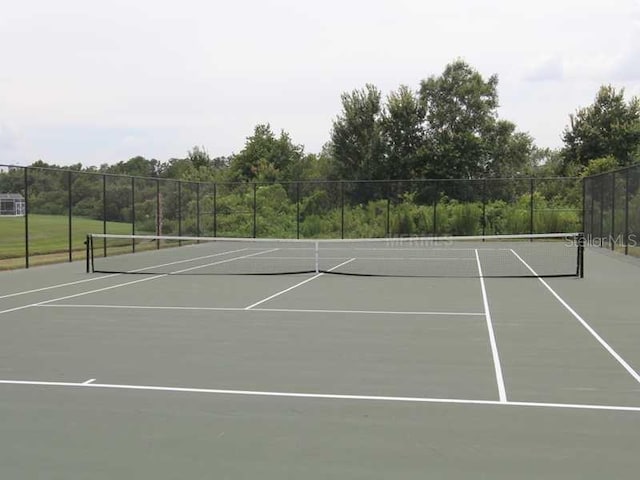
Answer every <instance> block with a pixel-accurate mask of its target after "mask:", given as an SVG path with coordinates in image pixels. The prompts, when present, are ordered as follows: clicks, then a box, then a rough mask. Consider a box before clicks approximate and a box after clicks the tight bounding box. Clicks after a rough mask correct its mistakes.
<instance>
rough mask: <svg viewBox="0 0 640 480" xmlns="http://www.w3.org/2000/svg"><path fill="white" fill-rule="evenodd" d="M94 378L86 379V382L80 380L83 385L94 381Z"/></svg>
mask: <svg viewBox="0 0 640 480" xmlns="http://www.w3.org/2000/svg"><path fill="white" fill-rule="evenodd" d="M95 381H96V379H95V378H90V379H89V380H87V381H86V382H82V384H83V385H91V384H92V383H93V382H95Z"/></svg>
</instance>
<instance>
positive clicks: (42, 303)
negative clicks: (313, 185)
mask: <svg viewBox="0 0 640 480" xmlns="http://www.w3.org/2000/svg"><path fill="white" fill-rule="evenodd" d="M276 250H278V249H277V248H272V249H270V250H265V251H263V252H257V253H251V254H249V255H243V256H241V257H233V258H229V259H225V260H220V261H217V262H212V263H207V264H205V265H196V266H195V267H189V268H184V269H182V270H177V271H175V272H172V273H170V274H169V273H162V274H158V275H153V276H151V277H146V278H141V279H138V280H132V281H130V282H125V283H119V284H116V285H111V286H109V287H103V288H96V289H95V290H88V291H86V292H80V293H75V294H73V295H66V296H64V297H57V298H52V299H50V300H45V301H43V302H36V303H31V304H29V305H22V306H20V307H15V308H9V309H7V310H0V314H2V313H10V312H15V311H18V310H24V309H25V308H31V307H39V306H42V305H47V304H49V303H53V302H57V301H60V300H68V299H70V298H77V297H82V296H84V295H90V294H92V293H99V292H106V291H108V290H113V289H115V288H120V287H126V286H129V285H134V284H136V283H142V282H149V281H151V280H157V279H158V278H164V277H168V276H169V275H177V274H180V273H185V272H190V271H192V270H197V269H198V268H205V267H210V266H213V265H219V264H222V263H229V262H233V261H234V260H242V259H244V258H249V257H255V256H257V255H262V254H264V253H271V252H274V251H276Z"/></svg>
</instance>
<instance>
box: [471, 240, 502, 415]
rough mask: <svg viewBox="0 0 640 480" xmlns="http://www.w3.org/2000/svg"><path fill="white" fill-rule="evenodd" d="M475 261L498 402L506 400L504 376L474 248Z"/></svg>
mask: <svg viewBox="0 0 640 480" xmlns="http://www.w3.org/2000/svg"><path fill="white" fill-rule="evenodd" d="M475 255H476V263H477V264H478V274H479V275H480V289H481V290H482V304H483V308H484V317H485V321H486V323H487V331H488V332H489V344H490V345H491V356H492V357H493V368H494V371H495V374H496V382H497V384H498V398H499V399H500V402H502V403H504V402H506V401H507V390H506V388H505V386H504V377H503V374H502V365H501V363H500V354H499V353H498V344H497V342H496V336H495V332H494V330H493V321H492V319H491V310H490V309H489V298H488V297H487V287H486V286H485V283H484V276H483V274H482V264H481V263H480V254H479V253H478V249H477V248H476V249H475Z"/></svg>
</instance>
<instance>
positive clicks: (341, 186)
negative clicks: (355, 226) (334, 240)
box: [340, 180, 344, 238]
mask: <svg viewBox="0 0 640 480" xmlns="http://www.w3.org/2000/svg"><path fill="white" fill-rule="evenodd" d="M340 238H344V180H340Z"/></svg>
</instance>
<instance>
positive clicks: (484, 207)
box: [482, 178, 487, 241]
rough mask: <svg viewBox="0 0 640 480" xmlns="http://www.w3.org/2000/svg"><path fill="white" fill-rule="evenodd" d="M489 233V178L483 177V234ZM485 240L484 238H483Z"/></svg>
mask: <svg viewBox="0 0 640 480" xmlns="http://www.w3.org/2000/svg"><path fill="white" fill-rule="evenodd" d="M486 234H487V179H486V178H483V179H482V236H483V237H484V236H485V235H486ZM483 241H484V240H483Z"/></svg>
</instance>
